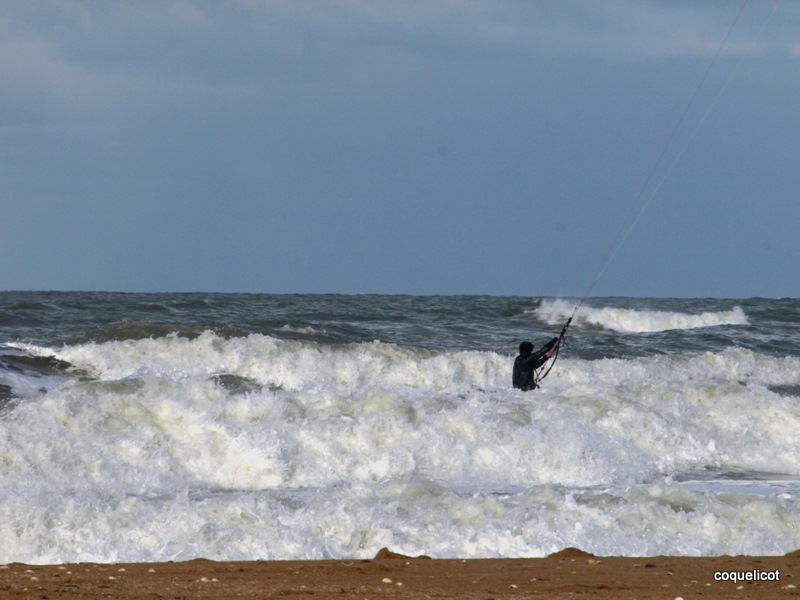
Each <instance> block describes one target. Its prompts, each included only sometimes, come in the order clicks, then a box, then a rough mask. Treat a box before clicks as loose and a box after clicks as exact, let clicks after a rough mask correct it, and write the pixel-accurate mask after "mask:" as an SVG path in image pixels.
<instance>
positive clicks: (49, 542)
mask: <svg viewBox="0 0 800 600" xmlns="http://www.w3.org/2000/svg"><path fill="white" fill-rule="evenodd" d="M575 304H576V299H570V298H562V299H558V298H503V297H488V296H463V297H413V296H337V295H330V296H316V295H308V296H306V295H286V296H283V295H244V294H234V295H221V294H115V293H55V292H54V293H39V292H25V293H22V292H14V293H12V292H6V293H0V563H8V562H13V561H19V562H27V563H60V562H79V561H105V562H117V561H166V560H188V559H192V558H197V557H203V558H208V559H214V560H247V559H318V558H366V557H371V556H373V555H374V554H375V553H376V552H377V551H378V549H380V548H381V547H383V546H387V547H389V548H391V549H392V550H393V551H396V552H401V553H404V554H409V555H417V554H427V555H430V556H434V557H442V558H444V557H464V558H467V557H526V556H529V557H535V556H543V555H546V554H549V553H551V552H554V551H558V550H560V549H563V548H565V547H569V546H576V547H579V548H582V549H584V550H586V551H588V552H592V553H595V554H598V555H628V556H632V555H656V554H672V555H691V556H697V555H720V554H783V553H786V552H789V551H792V550H795V549H797V548H800V325H799V324H798V323H799V322H800V301H798V300H795V299H748V300H719V299H689V300H687V299H659V300H648V299H631V298H590V299H588V300H586V301H585V302H584V303H583V305H582V306H581V307H580V310H579V311H578V312H577V313H576V315H575V318H574V320H573V322H572V325H571V327H570V329H569V330H568V333H567V340H566V344H565V346H564V347H563V348H562V350H561V353H560V356H559V359H558V362H557V363H556V365H555V367H554V368H553V370H552V371H551V372H550V375H549V376H548V377H547V379H545V380H544V382H543V385H542V387H541V388H540V389H538V390H535V391H531V392H522V391H519V390H515V389H513V388H512V387H511V385H510V382H511V367H512V364H513V359H514V356H515V354H516V349H517V347H518V345H519V342H520V341H522V340H523V339H529V340H531V341H533V342H534V344H536V345H537V346H539V345H541V344H542V343H544V342H546V341H547V340H548V339H550V338H551V337H552V336H554V335H555V334H557V333H558V332H559V331H560V330H561V327H562V326H563V324H564V322H565V321H566V319H567V318H568V317H569V316H570V314H571V313H572V310H573V308H574V307H575Z"/></svg>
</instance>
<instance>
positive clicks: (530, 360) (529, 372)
mask: <svg viewBox="0 0 800 600" xmlns="http://www.w3.org/2000/svg"><path fill="white" fill-rule="evenodd" d="M564 329H565V330H566V326H565V327H564ZM563 341H564V332H563V331H562V332H561V335H558V336H556V337H554V338H553V339H552V340H550V341H549V342H547V343H546V344H545V345H544V346H543V347H542V349H541V350H539V351H538V352H534V351H533V344H532V343H531V342H522V343H521V344H520V345H519V356H517V359H516V360H515V361H514V372H513V374H512V377H511V382H512V384H513V385H514V387H515V388H517V389H520V390H522V391H524V392H527V391H528V390H533V389H536V388H537V387H539V386H538V385H537V383H536V377H535V374H536V369H538V368H539V367H541V366H542V365H543V364H544V363H546V362H547V359H549V358H550V357H551V356H553V354H555V353H556V350H557V349H558V345H559V344H560V343H561V342H563Z"/></svg>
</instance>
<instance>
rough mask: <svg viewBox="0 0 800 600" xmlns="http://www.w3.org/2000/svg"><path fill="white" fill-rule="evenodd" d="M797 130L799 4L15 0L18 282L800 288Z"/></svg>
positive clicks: (527, 291) (5, 61)
mask: <svg viewBox="0 0 800 600" xmlns="http://www.w3.org/2000/svg"><path fill="white" fill-rule="evenodd" d="M773 10H774V16H772V17H771V15H772V14H773ZM798 131H800V2H797V1H796V0H784V1H783V2H781V3H779V4H776V2H775V1H774V0H750V1H749V2H743V0H730V1H726V0H692V1H676V0H637V1H632V0H584V1H560V2H555V1H544V0H540V1H535V0H531V1H510V0H459V1H456V0H441V1H430V0H406V1H402V2H386V1H383V0H381V1H378V0H338V1H336V2H320V1H310V0H272V1H254V0H226V1H222V0H220V1H200V0H158V1H156V0H153V1H150V0H141V1H137V2H123V1H119V2H96V1H91V0H60V1H55V0H54V1H51V2H45V1H43V2H28V1H27V0H5V1H4V2H2V3H0V206H2V214H3V216H2V219H0V278H1V279H0V289H2V290H107V291H128V292H160V291H175V292H183V291H187V292H189V291H200V292H267V293H346V294H352V293H399V294H491V295H520V296H571V297H578V296H580V295H581V294H582V293H584V292H585V291H586V290H587V287H588V286H589V285H590V284H592V283H593V282H594V285H593V287H591V289H590V294H591V295H595V296H646V297H719V298H742V297H753V296H763V297H782V296H790V297H800V235H798V231H797V230H798V225H800V202H799V201H798V200H800V198H799V197H798V196H800V135H799V134H798ZM658 157H660V160H658V162H657V163H655V160H656V158H658ZM654 165H655V166H654ZM620 223H624V226H623V228H622V229H620ZM612 243H613V244H614V245H613V246H611V248H612V249H611V250H607V249H608V248H609V244H612ZM597 269H599V270H600V277H599V279H597V280H596V282H595V278H594V276H593V274H594V273H595V272H596V270H597Z"/></svg>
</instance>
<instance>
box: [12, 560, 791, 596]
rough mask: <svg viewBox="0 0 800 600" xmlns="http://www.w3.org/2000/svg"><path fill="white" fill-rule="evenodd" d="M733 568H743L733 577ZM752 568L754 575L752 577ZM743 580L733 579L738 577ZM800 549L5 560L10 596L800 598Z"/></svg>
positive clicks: (734, 570) (734, 569)
mask: <svg viewBox="0 0 800 600" xmlns="http://www.w3.org/2000/svg"><path fill="white" fill-rule="evenodd" d="M732 574H735V575H732ZM748 574H751V575H748ZM732 578H733V579H741V581H738V580H737V581H733V580H731V579H732ZM798 586H800V550H798V551H795V552H791V553H789V554H786V555H784V556H713V557H686V556H679V557H673V556H654V557H614V556H611V557H602V556H594V555H592V554H589V553H586V552H583V551H581V550H577V549H574V548H568V549H566V550H562V551H561V552H558V553H556V554H551V555H550V556H547V557H545V558H488V559H431V558H428V557H409V556H403V555H400V554H395V553H392V552H390V551H388V550H386V549H382V550H381V551H380V552H379V553H378V554H377V555H376V556H375V558H373V559H353V560H318V561H234V562H216V561H211V560H205V559H195V560H191V561H187V562H177V563H176V562H166V563H126V564H123V563H119V564H98V563H71V564H70V563H68V564H63V565H26V564H22V563H11V564H8V565H2V566H0V597H2V598H11V597H13V598H23V599H24V598H37V599H39V598H48V599H52V598H56V597H61V598H63V597H73V598H81V599H89V600H93V599H100V598H109V597H114V598H122V599H123V600H125V599H134V598H135V599H139V598H148V599H153V598H170V599H171V598H185V599H198V600H200V599H212V598H241V599H252V600H255V599H257V598H258V599H264V598H278V597H298V598H315V599H325V598H338V599H342V600H347V599H350V598H381V599H397V600H406V599H408V600H411V599H419V598H459V599H466V600H487V599H489V598H493V599H494V600H500V599H506V598H526V599H529V598H542V599H545V598H546V599H562V598H592V599H597V600H600V599H609V600H610V599H628V598H630V599H634V598H636V599H638V600H650V599H656V598H658V599H668V600H675V599H676V598H683V599H684V600H689V599H690V598H698V597H702V598H703V599H705V600H716V599H722V598H726V599H727V598H752V599H756V600H758V599H761V598H764V599H766V598H770V599H774V598H800V587H798Z"/></svg>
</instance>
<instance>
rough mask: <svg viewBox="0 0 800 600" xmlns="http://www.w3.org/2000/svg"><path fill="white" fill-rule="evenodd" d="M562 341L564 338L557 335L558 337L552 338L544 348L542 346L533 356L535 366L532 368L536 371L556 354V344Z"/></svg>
mask: <svg viewBox="0 0 800 600" xmlns="http://www.w3.org/2000/svg"><path fill="white" fill-rule="evenodd" d="M563 340H564V336H563V335H559V336H558V337H554V338H553V339H552V340H550V341H549V342H547V343H546V344H545V345H544V346H542V349H541V350H539V351H538V352H537V353H536V354H535V355H534V361H535V362H534V364H535V365H536V366H535V367H534V368H535V369H538V368H539V367H541V366H542V365H543V364H544V363H545V362H547V359H548V358H550V357H551V356H553V354H555V353H556V350H557V349H558V344H559V343H560V342H562V341H563Z"/></svg>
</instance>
